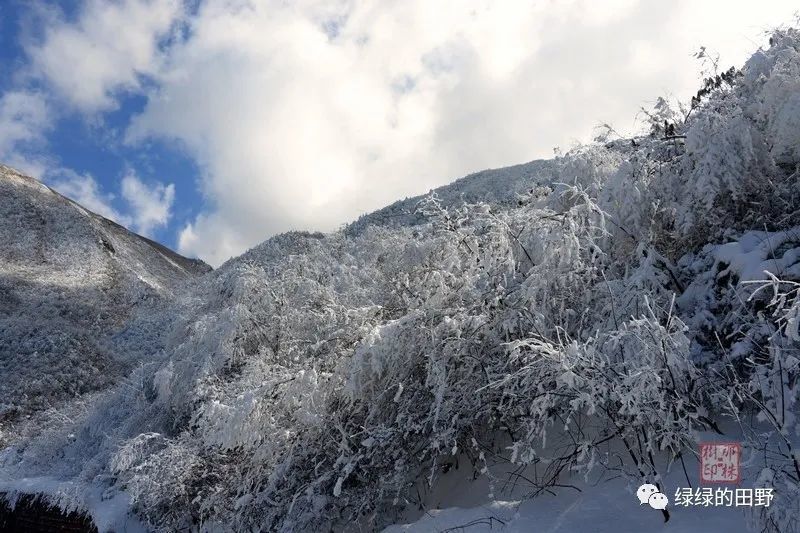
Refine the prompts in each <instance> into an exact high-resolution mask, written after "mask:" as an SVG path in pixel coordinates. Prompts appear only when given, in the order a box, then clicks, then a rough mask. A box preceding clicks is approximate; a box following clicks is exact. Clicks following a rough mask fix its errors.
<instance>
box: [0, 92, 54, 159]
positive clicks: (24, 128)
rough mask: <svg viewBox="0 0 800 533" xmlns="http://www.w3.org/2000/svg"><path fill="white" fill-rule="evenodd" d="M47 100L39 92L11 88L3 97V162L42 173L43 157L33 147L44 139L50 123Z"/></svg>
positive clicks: (0, 152)
mask: <svg viewBox="0 0 800 533" xmlns="http://www.w3.org/2000/svg"><path fill="white" fill-rule="evenodd" d="M51 125H52V124H51V120H50V118H49V114H48V104H47V101H46V100H45V98H44V96H43V95H42V94H41V93H38V92H28V91H22V90H18V91H8V92H6V93H5V94H3V95H2V97H0V162H3V163H5V164H8V165H11V166H14V167H16V168H18V169H20V170H22V171H24V172H27V173H30V174H35V175H40V174H41V172H42V171H43V168H44V167H43V164H42V163H41V161H40V160H39V159H38V158H37V157H35V156H33V155H31V154H30V148H31V147H33V146H36V145H39V144H41V143H43V142H44V134H45V132H46V131H47V130H48V129H50V127H51Z"/></svg>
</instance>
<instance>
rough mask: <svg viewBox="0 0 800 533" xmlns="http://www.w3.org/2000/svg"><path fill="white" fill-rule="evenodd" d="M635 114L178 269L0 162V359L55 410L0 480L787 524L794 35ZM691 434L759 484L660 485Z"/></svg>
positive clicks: (265, 510)
mask: <svg viewBox="0 0 800 533" xmlns="http://www.w3.org/2000/svg"><path fill="white" fill-rule="evenodd" d="M650 118H651V120H650V130H649V131H646V132H643V133H642V134H641V135H639V136H636V137H635V138H629V139H620V138H615V137H611V138H606V139H604V140H603V141H602V142H597V143H593V144H590V145H587V146H582V147H578V148H576V149H574V150H572V151H570V152H569V153H567V154H565V155H564V156H560V157H557V158H555V159H553V160H552V161H534V162H531V163H527V164H524V165H519V166H515V167H509V168H507V169H500V170H493V171H485V172H482V173H477V174H474V175H471V176H468V177H467V178H463V179H462V180H459V181H457V182H455V183H454V184H451V185H450V186H447V187H443V188H440V189H438V190H436V191H434V194H431V195H426V196H424V197H418V198H413V199H408V200H404V201H401V202H398V203H396V204H393V205H392V206H389V207H387V208H385V209H383V210H380V211H378V212H376V213H373V214H370V215H366V216H364V217H362V218H361V219H359V220H358V221H356V222H354V223H353V224H351V225H350V226H348V227H347V228H345V229H344V230H342V231H338V232H335V233H331V234H320V233H303V232H293V233H287V234H284V235H279V236H276V237H273V238H271V239H269V240H267V241H266V242H264V243H262V244H261V245H259V246H256V247H255V248H253V249H251V250H249V251H248V252H246V253H245V254H243V255H242V256H240V257H237V258H234V259H232V260H230V261H228V262H227V263H225V264H224V265H223V266H221V267H220V268H219V269H217V270H216V271H213V272H208V273H205V274H204V275H202V276H201V277H199V278H198V277H196V276H195V274H202V273H203V272H204V271H205V270H206V268H205V267H204V266H203V265H199V264H196V263H191V262H188V260H184V259H182V258H179V257H177V256H175V255H172V254H170V253H168V252H167V251H165V250H163V249H162V248H160V247H158V246H156V245H153V244H152V243H149V242H148V241H144V240H141V239H139V238H138V237H135V236H132V235H130V234H129V233H127V232H125V231H124V230H122V229H120V228H118V227H116V226H113V225H109V223H107V221H103V220H102V219H99V218H98V217H96V216H92V215H90V214H84V211H83V210H81V209H80V208H79V207H78V206H76V205H75V204H72V203H70V202H68V201H66V200H64V199H63V198H61V197H58V196H57V195H54V194H53V193H52V192H50V191H49V190H47V189H46V188H44V187H43V186H41V185H39V184H38V183H36V182H34V181H31V180H26V179H24V178H21V177H19V176H17V175H13V176H11V174H12V173H11V172H10V171H8V170H5V171H4V173H5V175H6V176H8V177H6V178H4V179H5V181H3V183H4V185H3V186H4V187H6V188H8V189H9V190H10V191H11V192H12V193H14V191H16V193H15V194H17V196H16V198H17V200H16V201H15V202H14V203H13V207H11V208H10V209H9V208H8V207H7V206H6V205H5V204H4V205H3V206H2V209H8V213H9V214H8V215H6V214H5V212H4V213H3V224H7V225H6V226H3V228H4V229H3V231H4V235H5V238H6V242H7V243H10V244H8V245H6V247H5V249H4V250H3V252H2V253H3V254H4V255H3V257H4V258H6V257H7V258H8V259H4V264H3V266H2V268H3V269H4V270H3V272H4V274H3V275H4V276H8V277H9V278H7V279H11V278H10V276H12V275H15V276H17V277H16V278H13V279H14V280H15V281H14V283H12V284H11V286H12V288H13V293H12V292H11V290H10V289H8V288H6V289H4V292H3V293H2V294H3V295H4V296H3V298H4V299H3V300H2V302H3V305H6V306H17V307H14V308H13V309H14V311H13V312H11V313H7V314H6V315H3V317H4V318H3V319H4V320H6V322H4V323H3V324H4V326H3V327H4V328H5V329H6V330H9V331H10V330H11V326H5V324H6V323H7V324H11V325H12V326H13V327H14V328H22V330H21V331H23V332H24V333H25V336H13V335H10V336H4V339H11V340H3V342H6V343H9V344H7V345H8V346H9V348H8V349H9V350H12V351H13V353H12V354H10V355H8V356H6V355H5V354H4V358H3V359H2V360H1V361H3V363H4V364H5V362H6V361H11V362H12V363H13V364H10V365H9V364H6V366H5V367H3V368H2V375H0V380H2V379H5V380H6V381H5V382H2V383H9V385H5V386H7V387H13V385H11V384H12V383H18V381H16V380H18V379H19V377H18V376H19V375H22V376H23V379H36V378H39V379H42V380H44V382H43V383H44V384H42V385H41V386H39V385H37V386H38V387H39V388H38V389H35V390H36V391H37V392H36V394H35V396H34V397H33V399H31V400H29V399H28V397H26V396H25V389H24V388H19V389H14V388H9V389H8V390H11V391H15V392H13V395H12V396H11V398H12V401H11V402H8V401H6V403H8V404H9V405H11V407H10V408H9V407H7V408H6V409H7V410H8V409H22V410H25V409H28V410H33V409H44V408H49V409H48V410H47V411H45V413H46V416H45V415H44V414H43V415H41V416H39V417H36V418H34V419H33V420H32V421H31V422H29V423H27V424H26V425H25V428H24V432H22V433H19V434H18V435H16V438H13V439H10V442H9V443H8V444H7V445H6V446H5V448H4V449H3V450H2V451H0V491H6V492H8V493H9V494H10V495H14V494H17V493H20V492H24V493H38V494H43V495H45V497H46V498H47V499H48V501H52V502H54V503H57V504H59V505H61V506H62V507H65V508H80V509H85V510H87V511H88V512H89V513H90V514H91V516H92V519H93V520H94V522H95V524H96V525H97V526H98V528H99V529H100V530H103V531H107V530H120V529H125V530H130V531H134V530H137V528H139V529H144V530H158V531H177V530H197V531H315V530H335V531H354V530H355V531H373V530H379V529H381V528H383V527H386V526H391V525H392V524H395V526H392V529H390V530H391V531H398V530H411V531H438V530H445V529H447V528H455V529H466V528H467V527H475V528H481V527H482V528H484V529H483V530H489V529H491V530H492V531H494V530H495V528H498V527H501V528H504V529H505V530H506V531H529V530H530V528H532V527H533V525H534V524H535V525H539V526H541V527H542V528H546V529H544V530H546V531H553V532H556V531H559V532H565V531H574V530H576V529H585V530H593V531H642V530H666V531H684V532H697V531H716V530H725V531H732V530H735V529H736V528H740V527H743V526H742V524H743V523H744V520H743V518H747V523H748V524H749V525H750V526H752V527H753V528H755V529H756V530H761V531H775V532H777V531H780V532H792V531H798V530H800V452H799V451H798V449H799V448H798V439H800V425H799V424H798V415H800V334H798V324H800V218H798V217H799V216H800V215H798V199H800V180H798V172H800V171H799V170H798V169H800V33H799V32H797V31H796V30H786V31H780V32H777V33H775V35H774V36H773V38H772V41H771V46H770V47H769V49H767V50H759V51H757V52H756V53H755V54H754V55H753V57H752V58H751V59H750V60H749V61H748V62H747V64H746V65H744V66H743V67H742V68H741V69H731V70H729V71H726V72H724V73H720V74H718V75H715V76H712V77H710V78H708V79H706V80H704V83H703V86H702V88H701V90H700V91H699V92H698V94H697V95H696V97H695V98H693V99H692V101H691V103H690V104H689V105H688V106H685V107H684V106H675V105H673V106H670V105H669V104H668V103H667V102H666V101H664V100H659V102H658V104H657V105H656V107H655V108H654V109H653V110H652V111H651V115H650ZM6 182H7V184H6ZM20 191H22V192H20ZM34 204H35V205H37V206H39V205H44V206H53V208H52V209H50V210H47V209H44V208H39V209H38V210H36V209H34V210H29V209H27V208H26V207H27V206H29V205H34ZM29 211H30V212H31V213H39V212H45V213H46V214H47V216H45V217H44V218H45V222H41V221H40V220H41V219H40V218H36V217H35V216H33V215H30V214H29ZM48 216H49V217H50V219H49V220H51V222H49V224H50V228H51V229H49V230H48V231H46V232H45V235H43V236H41V237H39V238H33V237H31V238H23V237H24V235H26V233H24V232H19V231H18V230H14V228H17V227H20V226H21V227H26V228H27V227H30V228H33V229H31V230H30V231H31V232H34V231H35V228H40V227H42V225H43V224H44V225H45V226H46V225H47V224H48V222H47V220H48V218H47V217H48ZM15 217H16V219H18V220H20V222H17V223H10V224H9V223H7V220H14V219H15ZM36 231H38V230H36ZM33 235H35V233H33ZM39 242H46V243H49V245H48V246H45V247H44V248H45V249H46V250H44V251H40V248H42V247H41V246H39V245H38V244H37V243H39ZM37 254H38V255H37ZM47 261H51V263H47ZM56 261H58V262H60V263H54V262H56ZM54 264H57V265H58V267H57V268H56V267H54V266H52V265H54ZM42 265H51V266H49V267H47V268H43V267H42ZM6 271H8V272H16V274H5V272H6ZM17 279H19V281H16V280H17ZM120 280H122V281H120ZM8 285H9V284H8V283H5V285H4V287H7V286H8ZM20 291H27V292H26V293H25V295H26V296H25V298H22V297H20V294H21V292H20ZM51 293H52V294H51ZM6 294H9V295H10V296H5V295H6ZM62 300H63V301H68V302H70V305H69V306H68V305H66V304H65V305H63V306H61V305H60V304H59V302H61V301H62ZM28 301H33V302H38V303H35V305H28V304H27V302H28ZM6 302H8V303H6ZM23 302H25V303H23ZM86 302H88V303H90V305H83V306H80V305H78V304H79V303H86ZM73 304H74V305H73ZM23 307H24V309H23ZM61 307H64V308H66V309H68V311H67V312H66V316H65V317H62V318H57V317H61V316H62V315H60V308H61ZM17 309H21V310H17ZM52 309H59V311H58V312H55V311H52ZM41 310H44V311H41ZM48 313H49V314H48ZM49 317H52V318H49ZM43 320H44V321H48V320H49V321H50V322H52V323H53V324H56V326H53V327H54V328H55V330H53V329H40V330H34V326H27V325H25V324H19V323H20V322H26V323H27V322H30V324H34V325H36V324H39V322H37V321H43ZM25 327H28V329H27V330H25V329H24V328H25ZM48 327H51V326H50V324H41V325H39V326H38V328H48ZM64 332H65V333H64ZM87 332H91V335H89V334H88V333H87ZM4 335H5V334H4ZM84 336H86V337H89V338H88V339H86V340H85V342H86V343H87V346H90V348H91V349H87V350H85V351H81V350H75V351H74V352H70V351H69V348H70V346H71V345H70V344H69V343H70V342H76V341H74V339H78V341H80V342H84V341H83V340H82V339H83V338H84ZM18 338H22V339H29V340H28V341H26V342H30V343H32V344H33V345H34V346H36V347H37V348H34V349H31V350H29V351H28V352H24V353H23V352H21V351H20V350H22V348H18V347H17V345H16V344H11V343H17V342H19V341H18V340H16V339H18ZM51 338H52V339H55V341H54V342H56V341H57V344H56V346H55V347H52V348H51V347H50V345H49V344H48V343H49V342H50V339H51ZM92 342H94V343H95V344H91V343H92ZM22 346H23V347H24V346H26V345H22ZM39 346H41V347H42V348H41V349H40V348H38V347H39ZM45 347H47V349H45ZM19 354H23V356H20V355H19ZM25 354H27V355H25ZM39 354H44V355H39ZM64 354H67V355H69V354H73V356H69V357H71V358H70V359H69V360H70V361H72V363H71V364H70V365H69V370H77V371H76V372H74V374H69V373H67V372H61V371H58V372H52V371H50V370H49V369H48V368H47V365H51V366H52V365H54V364H55V363H57V362H58V361H56V360H57V359H58V358H59V357H64ZM81 354H84V356H81ZM21 358H24V359H25V361H26V362H27V361H29V362H33V363H35V364H36V366H30V365H28V366H27V367H26V366H25V365H24V364H23V362H21V361H20V359H21ZM39 361H42V362H43V363H42V364H39ZM95 361H103V364H105V365H106V366H100V363H95ZM81 365H84V366H81ZM21 368H22V369H21ZM84 368H88V369H89V370H85V371H81V369H84ZM20 373H22V374H20ZM25 373H27V374H25ZM96 374H101V375H102V376H103V377H102V378H101V379H106V375H108V376H110V377H109V378H108V382H104V383H103V384H100V385H98V386H95V385H96V384H97V381H96V380H93V379H92V378H91V376H94V375H96ZM123 375H124V379H119V378H120V376H123ZM86 376H89V377H88V378H87V377H86ZM48 380H49V381H48ZM75 383H77V384H78V385H79V386H83V387H84V388H85V389H86V390H90V389H98V390H99V391H98V392H96V393H94V394H91V395H84V396H81V398H82V400H81V401H71V400H70V398H72V396H71V394H74V392H73V390H72V389H71V388H70V387H75V386H76V385H74V384H75ZM86 383H89V385H86ZM80 390H83V389H80V388H79V389H78V392H80ZM51 397H52V399H50V398H51ZM40 398H48V400H47V401H48V403H47V404H46V405H39V404H36V403H32V402H33V401H34V400H37V401H41V400H40ZM708 440H725V441H737V442H740V443H741V445H742V449H743V452H744V454H745V457H744V459H745V461H744V462H743V472H742V480H741V484H740V485H739V486H740V487H748V488H759V489H764V490H766V489H770V490H772V491H773V492H774V498H773V499H772V500H771V505H770V506H765V505H762V506H759V507H752V508H747V509H744V511H745V513H744V516H743V514H742V511H743V510H742V509H737V508H733V506H731V507H728V508H725V507H723V508H720V509H713V510H708V509H706V510H704V509H703V506H702V505H700V506H699V508H697V509H695V508H678V507H677V505H675V504H676V503H677V502H675V501H674V500H672V498H673V496H674V494H675V491H676V490H677V489H679V488H681V487H690V486H691V487H697V484H698V475H697V472H698V470H699V468H698V464H697V458H698V457H697V456H698V443H699V442H703V441H708ZM643 482H647V483H652V484H655V485H656V486H657V487H658V488H659V489H660V490H663V491H664V492H665V493H666V494H667V495H668V496H669V497H670V499H671V501H672V502H673V503H672V504H670V507H668V512H667V513H663V514H662V513H661V512H658V511H654V510H653V509H650V508H649V507H646V506H645V507H640V506H639V502H638V500H637V499H636V497H635V494H634V492H635V491H636V486H638V485H639V484H641V483H643ZM549 497H555V499H556V500H555V501H556V502H557V503H556V504H553V505H547V504H543V503H542V500H541V498H549ZM698 497H699V496H698ZM537 498H538V499H537ZM439 507H442V508H449V509H447V510H441V511H438V510H436V509H438V508H439ZM457 507H468V508H469V509H465V510H460V509H457ZM668 517H669V518H670V521H669V522H664V519H665V518H668ZM402 522H408V523H409V525H407V526H402V525H396V524H397V523H402ZM475 530H476V531H477V530H480V529H475ZM501 530H502V529H501Z"/></svg>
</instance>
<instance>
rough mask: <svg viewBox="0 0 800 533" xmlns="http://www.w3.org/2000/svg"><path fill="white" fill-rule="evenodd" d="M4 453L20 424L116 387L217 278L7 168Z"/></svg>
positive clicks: (0, 407) (0, 385)
mask: <svg viewBox="0 0 800 533" xmlns="http://www.w3.org/2000/svg"><path fill="white" fill-rule="evenodd" d="M0 198H2V199H3V200H2V202H0V241H2V243H3V245H2V246H0V443H2V442H3V441H4V440H6V439H9V438H11V436H12V435H11V431H10V429H11V427H12V423H13V422H14V421H15V420H18V419H19V418H20V417H26V416H29V415H31V414H32V413H34V412H37V411H41V410H44V409H47V408H49V407H54V406H58V405H59V404H60V403H61V402H63V401H64V400H67V399H71V398H77V397H80V396H81V395H83V394H85V393H87V392H91V391H96V390H101V389H103V388H106V387H108V386H109V385H110V384H112V383H115V382H116V381H117V380H118V379H119V378H120V377H121V376H124V375H126V374H127V372H128V371H129V368H130V367H131V365H134V364H136V363H138V362H139V361H141V360H142V359H148V358H152V357H154V356H155V355H156V354H157V353H158V351H159V350H160V345H161V342H160V337H161V335H162V334H163V331H162V330H163V328H164V327H165V326H166V325H167V324H168V321H165V322H164V323H159V318H158V317H159V316H161V315H162V310H163V309H164V307H165V306H166V305H168V302H170V301H171V300H172V299H174V296H175V291H177V290H179V287H181V286H182V285H183V284H184V283H185V282H187V281H189V280H191V279H193V278H196V277H197V276H199V275H202V274H203V273H205V272H207V271H209V270H210V268H209V267H208V266H207V265H205V264H204V263H203V262H201V261H197V260H191V259H186V258H184V257H181V256H179V255H178V254H176V253H174V252H172V251H170V250H168V249H167V248H165V247H163V246H161V245H159V244H157V243H155V242H153V241H150V240H148V239H145V238H142V237H140V236H138V235H135V234H133V233H131V232H129V231H127V230H126V229H125V228H123V227H121V226H119V225H118V224H116V223H114V222H111V221H110V220H107V219H105V218H103V217H101V216H99V215H96V214H94V213H91V212H89V211H87V210H86V209H84V208H83V207H81V206H79V205H78V204H76V203H74V202H72V201H71V200H69V199H67V198H65V197H63V196H61V195H59V194H58V193H56V192H54V191H53V190H51V189H49V188H48V187H47V186H45V185H43V184H42V183H40V182H39V181H37V180H35V179H33V178H30V177H26V176H24V175H21V174H19V173H17V172H15V171H14V170H12V169H10V168H8V167H4V166H0Z"/></svg>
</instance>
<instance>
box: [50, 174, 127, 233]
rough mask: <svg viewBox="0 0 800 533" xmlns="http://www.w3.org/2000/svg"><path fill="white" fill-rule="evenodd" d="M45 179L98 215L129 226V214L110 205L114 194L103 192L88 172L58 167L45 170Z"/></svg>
mask: <svg viewBox="0 0 800 533" xmlns="http://www.w3.org/2000/svg"><path fill="white" fill-rule="evenodd" d="M45 181H46V182H47V184H48V185H49V186H50V187H52V188H53V189H55V190H57V191H58V192H59V193H61V194H63V195H64V196H66V197H68V198H71V199H72V200H74V201H76V202H78V203H79V204H81V205H82V206H83V207H85V208H86V209H88V210H90V211H92V212H94V213H97V214H98V215H101V216H104V217H106V218H108V219H111V220H113V221H115V222H117V223H119V224H122V225H123V226H129V225H131V223H132V222H133V220H132V219H131V218H130V217H129V216H127V215H124V214H122V213H120V212H119V211H117V210H116V209H114V207H112V205H111V203H112V201H113V200H114V195H112V194H106V193H103V192H102V191H101V190H100V187H99V186H98V184H97V181H95V179H94V178H93V177H92V176H90V175H89V174H78V173H77V172H75V171H73V170H70V169H65V168H60V169H54V170H50V171H49V172H47V173H46V175H45Z"/></svg>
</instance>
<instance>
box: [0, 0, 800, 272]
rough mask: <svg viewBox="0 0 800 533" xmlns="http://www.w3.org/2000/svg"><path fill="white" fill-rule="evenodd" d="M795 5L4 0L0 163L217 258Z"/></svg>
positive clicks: (407, 182)
mask: <svg viewBox="0 0 800 533" xmlns="http://www.w3.org/2000/svg"><path fill="white" fill-rule="evenodd" d="M795 9H796V8H795V7H794V5H793V2H788V1H782V0H774V1H765V2H758V3H753V2H724V1H721V0H708V1H705V2H702V3H697V2H693V1H691V0H674V1H672V2H658V1H654V0H608V1H605V2H596V1H592V0H558V1H555V0H531V1H502V2H500V1H496V0H467V1H465V2H459V3H452V2H437V1H430V0H403V1H393V0H385V1H380V2H377V1H374V2H373V1H369V0H329V1H324V2H323V1H318V0H302V1H296V2H285V1H278V0H262V1H254V0H253V1H251V0H192V1H183V0H71V1H67V2H53V1H48V0H37V1H35V2H31V1H19V0H10V1H8V2H5V3H2V4H0V66H2V69H1V70H0V72H2V73H3V74H4V76H0V161H2V162H4V163H6V164H10V165H12V166H15V167H18V168H20V169H22V170H25V171H27V172H29V173H31V174H32V175H34V176H35V177H37V178H39V179H42V180H43V181H44V182H45V183H47V184H49V185H51V186H52V187H54V188H56V189H57V190H59V191H61V192H62V193H64V194H66V195H68V196H71V197H73V198H75V199H76V200H77V201H79V202H81V203H83V204H84V205H86V206H87V207H88V208H90V209H93V210H95V211H97V212H100V213H101V214H103V215H105V216H108V217H110V218H114V219H115V220H117V221H118V222H120V223H122V224H124V225H126V226H128V227H129V228H131V229H132V230H134V231H137V232H140V233H143V234H145V235H147V236H150V237H152V238H155V239H157V240H159V241H160V242H162V243H164V244H166V245H167V246H170V247H172V248H174V249H176V250H178V251H180V252H181V253H184V254H186V255H190V256H199V257H201V258H203V259H205V260H207V261H209V262H210V263H211V264H213V265H218V264H220V263H221V262H222V261H224V260H225V259H227V258H229V257H231V256H232V255H236V254H239V253H241V252H243V251H244V250H246V249H247V248H248V247H251V246H253V245H255V244H257V243H259V242H261V241H262V240H264V239H266V238H268V237H269V236H271V235H274V234H276V233H279V232H283V231H287V230H291V229H315V230H316V229H319V230H332V229H335V228H336V227H338V226H340V225H341V224H343V223H346V222H348V221H350V220H352V219H354V218H356V217H357V216H358V215H360V214H362V213H364V212H368V211H370V210H373V209H376V208H379V207H381V206H383V205H385V204H388V203H390V202H392V201H394V200H396V199H398V198H402V197H405V196H410V195H415V194H420V193H424V192H426V191H428V190H429V189H430V188H432V187H435V186H438V185H441V184H444V183H447V182H450V181H452V180H453V179H455V178H458V177H460V176H462V175H465V174H467V173H470V172H473V171H477V170H481V169H483V168H489V167H499V166H505V165H510V164H514V163H519V162H523V161H528V160H531V159H535V158H540V157H549V156H551V155H552V153H553V149H554V148H556V147H558V148H560V149H562V150H566V149H569V148H570V147H571V146H573V145H575V144H576V143H578V142H585V141H588V140H590V139H591V138H592V136H593V133H594V132H595V127H596V126H597V125H598V124H600V123H604V122H605V123H610V124H612V125H614V126H615V128H616V129H617V130H619V131H623V132H633V131H636V130H637V129H638V128H639V127H640V124H639V122H637V112H638V111H639V109H640V107H642V106H644V107H647V106H649V105H651V104H652V102H653V101H654V100H655V98H656V97H658V96H663V95H666V96H671V97H673V98H674V99H686V98H688V96H689V95H690V94H692V93H693V91H694V90H696V87H697V84H698V79H699V76H700V71H701V68H702V65H700V64H699V63H698V61H697V60H696V59H695V58H693V57H692V54H693V52H695V51H696V50H697V49H699V47H700V46H701V45H704V46H706V47H708V48H709V49H711V50H715V51H716V52H718V53H719V54H720V56H721V63H722V64H723V65H725V66H728V65H731V64H737V65H740V64H741V63H742V62H743V61H744V60H745V59H746V58H747V57H748V55H749V54H750V53H752V52H753V51H755V50H756V49H757V48H758V47H759V46H762V45H764V44H765V43H766V40H767V39H766V32H767V31H768V30H769V29H770V28H773V27H775V26H778V25H787V24H791V23H793V21H794V20H795V18H794V16H793V13H794V11H795Z"/></svg>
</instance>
